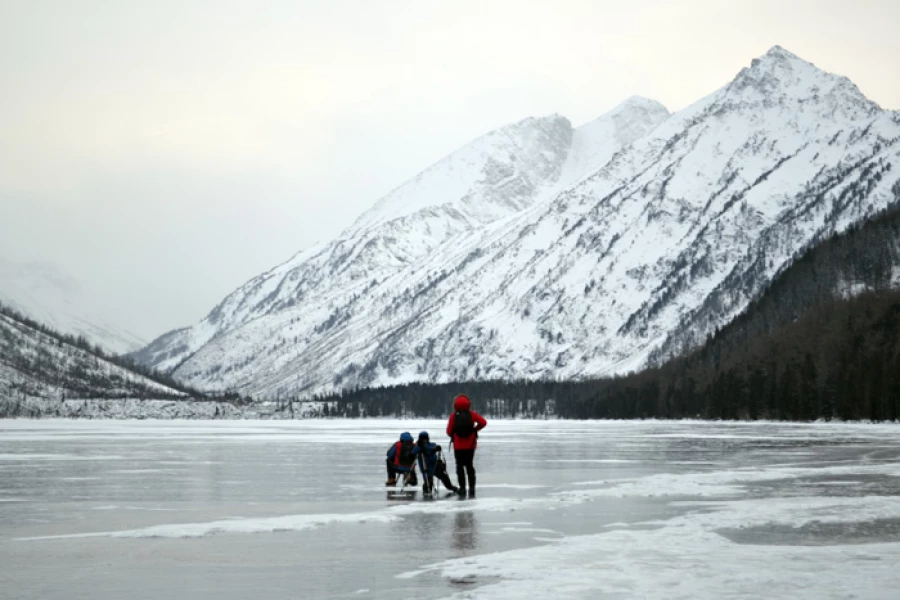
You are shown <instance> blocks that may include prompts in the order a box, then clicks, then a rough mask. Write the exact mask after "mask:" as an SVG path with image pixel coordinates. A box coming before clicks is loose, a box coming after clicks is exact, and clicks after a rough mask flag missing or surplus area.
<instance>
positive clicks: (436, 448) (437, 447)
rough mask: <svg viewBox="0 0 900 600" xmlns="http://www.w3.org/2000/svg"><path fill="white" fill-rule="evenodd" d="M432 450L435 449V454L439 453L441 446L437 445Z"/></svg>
mask: <svg viewBox="0 0 900 600" xmlns="http://www.w3.org/2000/svg"><path fill="white" fill-rule="evenodd" d="M434 449H435V450H436V451H437V452H440V451H441V445H440V444H438V445H437V446H435V447H434Z"/></svg>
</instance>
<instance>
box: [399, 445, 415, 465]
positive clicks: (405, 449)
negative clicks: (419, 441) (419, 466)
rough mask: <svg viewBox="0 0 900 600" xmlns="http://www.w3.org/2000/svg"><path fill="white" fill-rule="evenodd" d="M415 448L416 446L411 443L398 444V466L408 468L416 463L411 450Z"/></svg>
mask: <svg viewBox="0 0 900 600" xmlns="http://www.w3.org/2000/svg"><path fill="white" fill-rule="evenodd" d="M415 447H416V445H415V444H414V443H413V442H401V443H400V464H401V465H402V466H404V467H406V466H409V465H411V464H413V463H414V462H415V461H416V457H415V455H414V454H413V448H415Z"/></svg>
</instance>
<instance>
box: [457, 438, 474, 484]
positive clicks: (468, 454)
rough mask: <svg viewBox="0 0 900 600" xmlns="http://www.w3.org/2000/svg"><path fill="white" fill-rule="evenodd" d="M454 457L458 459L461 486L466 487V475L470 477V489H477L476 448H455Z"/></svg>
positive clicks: (458, 477) (458, 476)
mask: <svg viewBox="0 0 900 600" xmlns="http://www.w3.org/2000/svg"><path fill="white" fill-rule="evenodd" d="M453 457H454V458H455V459H456V478H457V479H458V480H459V487H460V488H461V489H466V477H467V476H468V478H469V486H468V487H469V489H470V490H471V491H473V492H474V491H475V465H474V461H475V449H474V448H472V449H471V450H456V449H455V448H454V449H453Z"/></svg>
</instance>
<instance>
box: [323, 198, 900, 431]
mask: <svg viewBox="0 0 900 600" xmlns="http://www.w3.org/2000/svg"><path fill="white" fill-rule="evenodd" d="M898 279H900V208H897V207H896V206H895V207H894V208H892V209H891V210H889V211H886V212H885V213H883V214H880V215H877V216H876V217H875V218H873V219H871V220H869V221H867V222H865V223H862V224H860V225H857V226H855V227H853V228H851V229H850V230H848V231H846V232H844V233H842V234H840V235H837V236H834V237H832V238H829V239H827V240H825V241H823V242H821V243H820V244H818V245H816V246H815V247H813V248H811V249H810V250H808V251H807V252H806V253H804V255H803V256H801V257H799V258H798V259H797V260H796V261H795V262H794V263H793V264H792V265H791V267H789V268H788V269H786V270H785V271H784V272H782V273H781V275H780V276H778V277H777V278H776V279H775V280H774V281H773V283H772V285H771V286H770V287H769V289H768V290H766V292H765V293H764V294H763V295H762V296H761V297H760V298H758V299H757V300H756V301H755V302H753V303H752V304H751V305H750V306H749V307H748V309H747V310H746V311H745V312H744V313H742V314H741V315H740V316H738V317H737V318H736V319H735V320H734V321H732V322H731V323H730V324H729V325H728V326H726V327H724V328H722V329H721V330H719V331H717V332H716V333H715V334H714V335H712V336H710V337H709V339H707V341H706V343H704V344H703V345H702V347H701V348H699V349H695V350H692V351H688V352H686V353H685V354H683V355H682V356H678V357H674V358H673V357H666V356H665V355H664V354H663V353H659V354H657V355H656V356H655V357H653V361H654V363H655V365H656V366H653V367H651V368H649V369H647V370H645V371H642V372H640V373H636V374H631V375H627V376H622V377H613V378H608V379H592V380H584V381H568V382H566V381H487V382H485V381H480V382H452V383H446V384H438V385H431V384H410V385H404V386H395V387H385V388H377V389H362V390H355V391H351V392H346V393H343V394H338V395H334V396H329V397H326V398H323V399H327V400H330V401H333V406H334V408H333V409H331V412H332V414H334V416H358V415H361V414H366V415H370V416H376V415H415V416H422V417H437V416H443V415H445V414H446V412H447V410H448V406H449V403H450V399H451V398H452V397H453V396H454V395H455V394H456V393H459V392H463V391H464V392H466V393H467V394H469V395H470V396H471V397H472V398H473V399H474V400H475V402H476V406H477V408H478V410H481V411H484V413H485V414H489V415H495V416H507V417H538V418H539V417H541V416H546V415H550V414H553V415H555V416H559V417H564V418H579V419H587V418H604V419H605V418H611V419H630V418H705V419H779V420H816V419H826V420H830V419H872V420H896V419H898V418H900V291H898V290H897V289H895V288H896V287H897V285H896V284H897V280H898ZM892 288H894V289H892ZM669 347H670V348H671V347H672V344H671V343H670V344H669ZM667 358H668V360H666V359H667Z"/></svg>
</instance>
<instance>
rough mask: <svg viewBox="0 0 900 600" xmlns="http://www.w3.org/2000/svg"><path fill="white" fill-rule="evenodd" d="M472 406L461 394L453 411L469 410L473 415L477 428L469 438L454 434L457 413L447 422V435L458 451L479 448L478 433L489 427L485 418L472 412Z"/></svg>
mask: <svg viewBox="0 0 900 600" xmlns="http://www.w3.org/2000/svg"><path fill="white" fill-rule="evenodd" d="M471 407H472V404H471V402H469V398H468V397H466V396H463V395H462V394H460V395H459V396H457V397H456V399H455V400H454V401H453V410H454V411H456V412H458V411H461V410H467V411H469V412H471V413H472V425H474V426H475V433H473V434H472V435H470V436H469V437H459V436H458V435H455V434H454V433H453V423H454V419H455V417H456V412H454V413H453V414H452V415H450V420H449V421H447V435H449V436H452V437H453V447H454V448H455V449H456V450H474V449H475V448H476V446H478V436H477V435H476V433H477V432H479V431H481V430H482V429H484V428H485V427H487V421H486V420H485V418H484V417H482V416H481V415H479V414H478V413H477V412H475V411H474V410H472V408H471Z"/></svg>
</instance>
